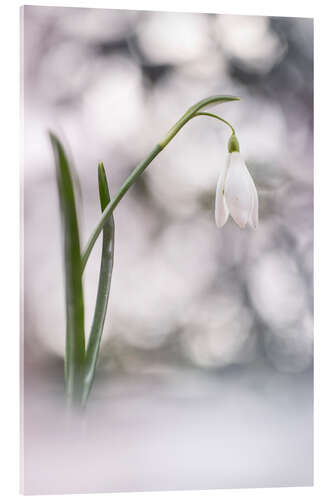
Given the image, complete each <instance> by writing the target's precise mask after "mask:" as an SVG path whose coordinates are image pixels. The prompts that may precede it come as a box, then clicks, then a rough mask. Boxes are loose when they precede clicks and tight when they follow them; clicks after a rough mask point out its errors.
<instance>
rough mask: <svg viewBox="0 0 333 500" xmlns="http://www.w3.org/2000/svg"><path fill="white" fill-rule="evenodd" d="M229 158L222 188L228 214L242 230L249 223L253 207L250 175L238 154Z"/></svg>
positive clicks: (235, 153)
mask: <svg viewBox="0 0 333 500" xmlns="http://www.w3.org/2000/svg"><path fill="white" fill-rule="evenodd" d="M230 156H231V158H230V165H229V169H228V172H227V176H226V181H225V188H224V191H225V198H226V202H227V205H228V208H229V210H230V214H231V215H232V217H233V219H234V220H235V222H236V223H237V224H238V225H239V226H240V227H241V228H243V227H245V225H246V224H247V222H248V221H249V218H250V214H251V210H252V205H253V196H252V195H253V192H252V188H251V185H250V182H249V177H250V174H249V172H248V170H247V168H246V165H245V163H244V160H243V158H242V157H241V155H240V154H239V153H238V152H234V153H231V155H230Z"/></svg>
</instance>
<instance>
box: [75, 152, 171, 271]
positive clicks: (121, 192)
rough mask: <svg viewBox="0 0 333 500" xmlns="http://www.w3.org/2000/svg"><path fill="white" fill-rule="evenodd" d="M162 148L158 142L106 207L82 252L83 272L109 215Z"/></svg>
mask: <svg viewBox="0 0 333 500" xmlns="http://www.w3.org/2000/svg"><path fill="white" fill-rule="evenodd" d="M162 149H163V148H162V147H161V146H160V145H159V144H158V145H157V146H156V147H155V148H154V149H153V150H152V152H151V153H150V154H149V155H148V156H147V158H146V159H145V160H143V161H142V162H141V163H140V164H139V165H138V166H137V167H136V169H135V170H133V172H132V173H131V175H130V176H129V177H128V178H127V179H126V181H125V182H124V184H123V185H122V186H121V188H120V189H119V191H118V193H117V194H116V196H115V197H114V198H113V199H112V200H111V201H110V203H108V205H107V206H106V207H105V209H104V211H103V213H102V217H101V219H100V221H99V223H98V224H97V226H96V227H95V229H94V231H93V233H92V235H91V236H90V238H89V240H88V243H87V246H86V248H85V251H84V252H83V254H82V258H81V267H82V272H83V271H84V268H85V266H86V264H87V260H88V257H89V255H90V252H91V250H92V249H93V246H94V244H95V241H96V240H97V238H98V236H99V233H100V232H101V231H102V229H103V226H104V224H105V222H106V221H107V219H108V217H109V216H110V215H111V214H112V212H113V211H114V209H115V208H116V206H117V205H118V203H119V202H120V200H121V199H122V198H123V196H124V195H125V194H126V193H127V191H128V190H129V188H130V187H131V186H132V184H133V183H134V182H135V180H136V179H137V177H139V175H140V174H141V173H142V172H143V171H144V170H145V168H146V167H148V165H149V163H151V162H152V161H153V159H154V158H155V156H157V155H158V153H160V152H161V151H162Z"/></svg>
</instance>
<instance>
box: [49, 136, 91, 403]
mask: <svg viewBox="0 0 333 500" xmlns="http://www.w3.org/2000/svg"><path fill="white" fill-rule="evenodd" d="M49 137H50V141H51V144H52V148H53V153H54V158H55V165H56V177H57V186H58V195H59V203H60V209H61V214H62V226H63V231H64V240H63V243H64V265H65V295H66V353H65V384H66V396H67V399H68V402H69V403H79V401H80V399H81V390H82V370H83V367H84V360H85V338H84V300H83V287H82V276H81V252H80V234H79V225H78V217H77V211H76V203H75V193H74V185H73V175H72V172H71V166H70V163H69V161H68V158H67V156H66V153H65V150H64V148H63V146H62V144H61V142H60V140H59V139H58V138H57V137H56V135H55V134H53V133H52V132H50V133H49Z"/></svg>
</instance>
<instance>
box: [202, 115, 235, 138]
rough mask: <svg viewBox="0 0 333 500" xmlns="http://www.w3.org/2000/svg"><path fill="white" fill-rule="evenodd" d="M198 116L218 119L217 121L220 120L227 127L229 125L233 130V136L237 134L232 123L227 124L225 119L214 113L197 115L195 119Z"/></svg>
mask: <svg viewBox="0 0 333 500" xmlns="http://www.w3.org/2000/svg"><path fill="white" fill-rule="evenodd" d="M196 116H209V117H210V118H216V120H220V121H221V122H223V123H225V124H226V125H228V127H230V128H231V131H232V133H233V134H236V132H235V129H234V127H233V126H232V125H231V123H229V122H227V120H225V119H224V118H221V117H220V116H218V115H214V114H213V113H196V114H195V115H194V116H193V118H195V117H196Z"/></svg>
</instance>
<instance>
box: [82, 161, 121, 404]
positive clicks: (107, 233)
mask: <svg viewBox="0 0 333 500" xmlns="http://www.w3.org/2000/svg"><path fill="white" fill-rule="evenodd" d="M98 186H99V198H100V205H101V211H102V212H103V210H104V209H105V207H106V206H107V205H108V203H109V201H110V193H109V188H108V182H107V178H106V174H105V170H104V166H103V163H99V165H98ZM113 255H114V218H113V214H111V216H110V217H109V218H108V220H107V222H106V223H105V225H104V227H103V246H102V256H101V265H100V273H99V281H98V290H97V297H96V305H95V312H94V317H93V322H92V325H91V330H90V335H89V342H88V347H87V356H86V365H85V380H84V395H83V400H84V402H86V400H87V398H88V396H89V392H90V389H91V386H92V383H93V379H94V376H95V371H96V365H97V360H98V354H99V348H100V343H101V338H102V333H103V327H104V321H105V315H106V310H107V305H108V299H109V293H110V285H111V277H112V269H113Z"/></svg>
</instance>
